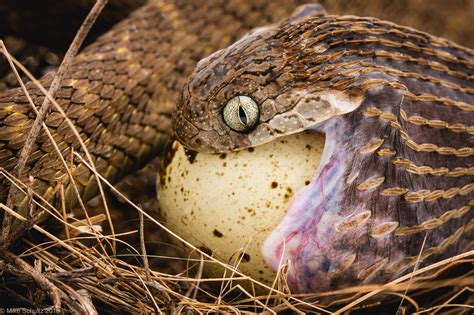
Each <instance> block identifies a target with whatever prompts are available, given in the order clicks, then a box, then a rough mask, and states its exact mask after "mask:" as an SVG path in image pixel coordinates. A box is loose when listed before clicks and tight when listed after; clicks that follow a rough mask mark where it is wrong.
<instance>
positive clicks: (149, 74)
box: [0, 0, 474, 292]
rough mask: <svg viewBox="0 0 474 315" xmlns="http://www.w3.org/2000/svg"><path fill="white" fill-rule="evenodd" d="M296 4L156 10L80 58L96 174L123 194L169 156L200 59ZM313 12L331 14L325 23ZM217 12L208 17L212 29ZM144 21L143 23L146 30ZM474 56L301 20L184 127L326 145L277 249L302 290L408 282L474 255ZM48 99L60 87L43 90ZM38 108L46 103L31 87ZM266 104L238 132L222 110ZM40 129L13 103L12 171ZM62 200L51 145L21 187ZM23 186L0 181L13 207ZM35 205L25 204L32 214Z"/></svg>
mask: <svg viewBox="0 0 474 315" xmlns="http://www.w3.org/2000/svg"><path fill="white" fill-rule="evenodd" d="M296 2H297V1H294V2H292V1H284V3H285V5H282V4H281V3H278V1H266V0H264V1H247V3H246V5H241V4H239V3H238V2H234V1H230V2H227V1H220V0H215V1H209V2H199V3H198V2H192V1H153V2H151V3H150V4H148V5H146V6H145V7H143V8H141V9H139V10H138V11H136V12H135V13H133V14H132V15H131V16H130V17H129V18H128V19H127V20H125V21H123V22H122V23H120V24H119V25H117V26H116V27H114V28H113V29H112V31H110V32H109V33H107V34H106V35H104V36H102V37H101V38H100V39H99V40H98V41H96V42H95V43H94V44H92V45H91V46H89V47H88V48H86V49H85V50H84V52H83V53H81V54H80V55H79V56H78V57H77V59H76V61H75V62H74V63H73V65H72V66H71V67H70V69H69V71H68V74H67V77H66V80H65V81H64V82H62V87H61V89H60V90H59V92H58V93H57V95H56V99H57V101H58V102H59V104H60V105H61V106H62V107H63V108H64V110H65V111H66V113H67V115H68V117H69V118H71V119H72V120H73V121H74V123H75V125H76V127H77V128H78V130H79V132H80V133H81V136H82V137H83V139H84V140H85V141H86V144H87V148H88V150H89V152H90V153H91V155H92V157H93V159H94V162H95V165H96V168H97V170H98V172H99V173H101V174H102V175H104V176H105V177H106V178H107V179H108V180H110V181H111V182H116V181H117V180H119V179H120V178H122V177H123V176H124V175H126V174H128V173H130V172H131V171H132V170H134V169H137V168H139V167H140V165H143V164H144V163H146V162H147V161H149V160H150V159H151V158H152V157H154V156H156V155H157V154H159V152H160V151H161V150H162V148H163V146H164V144H165V142H166V141H167V140H168V138H169V133H170V130H171V112H172V111H173V109H174V105H175V102H176V100H177V99H178V95H179V91H180V89H181V87H182V85H183V84H184V82H185V78H186V76H187V75H188V74H189V73H190V72H191V70H192V68H193V67H194V66H195V64H196V63H197V61H198V60H199V59H200V58H202V57H205V56H207V55H208V54H210V53H211V52H213V51H215V50H216V49H218V48H221V47H224V46H226V45H228V44H230V43H232V42H233V41H234V40H235V39H237V38H238V37H239V35H241V34H243V33H244V32H245V31H248V30H250V29H252V28H253V27H256V26H261V25H264V24H268V23H271V22H275V21H278V20H280V19H281V18H283V17H285V16H287V15H288V14H289V13H290V12H292V11H293V9H294V8H296ZM311 14H316V16H313V17H311V16H310V15H311ZM203 16H205V17H206V19H203V18H202V17H203ZM132 21H133V22H132ZM473 67H474V65H473V58H472V51H470V50H469V49H465V48H462V47H460V46H457V45H455V44H453V43H451V42H449V41H445V40H442V39H439V38H435V37H432V36H429V35H426V34H424V33H419V32H416V31H414V30H412V29H408V28H404V27H400V26H397V25H394V24H391V23H388V22H383V21H380V20H376V19H362V18H355V17H337V16H321V15H319V12H314V11H313V10H312V9H311V7H310V9H309V10H306V9H303V10H300V11H298V12H297V13H296V14H295V15H294V17H293V18H292V19H290V20H289V21H288V22H286V23H283V24H281V25H276V26H272V27H268V28H264V29H260V30H257V31H255V32H254V33H253V34H251V35H249V36H248V37H246V38H244V39H243V40H241V41H239V42H237V43H236V44H234V45H232V46H230V48H228V49H226V50H223V51H220V52H218V53H217V54H216V55H213V56H211V57H209V58H208V59H205V60H204V61H202V62H201V63H200V64H199V66H198V69H197V70H196V72H195V73H194V75H193V77H192V78H191V79H190V81H189V84H188V86H187V88H186V90H185V93H184V96H183V101H182V102H181V103H180V107H179V108H178V113H177V115H176V117H175V118H176V120H175V123H174V127H175V131H176V134H177V136H178V138H179V139H180V140H181V141H183V142H184V143H185V144H186V145H187V146H189V147H191V148H193V149H195V150H211V151H227V150H231V149H239V148H244V147H248V146H252V145H257V144H259V143H263V142H266V141H270V140H272V139H273V138H275V137H279V136H282V135H285V134H288V133H292V132H297V131H300V130H302V129H308V128H310V129H311V128H312V129H316V130H318V131H320V132H324V133H326V138H327V147H326V148H325V159H324V160H323V162H322V164H321V167H320V169H319V170H318V172H317V175H316V176H315V178H314V180H313V182H312V183H311V184H310V185H309V186H307V188H306V191H305V192H302V193H301V196H302V199H301V202H298V203H295V205H296V206H298V207H296V206H295V207H294V208H292V209H290V211H289V214H288V216H287V218H286V219H285V221H284V222H282V224H281V225H280V231H281V232H283V234H284V236H285V239H284V241H285V246H282V239H281V234H279V235H276V234H274V235H272V236H270V238H269V239H268V240H267V242H266V244H265V248H264V252H265V255H266V257H267V261H268V262H269V263H270V264H271V265H272V266H273V267H274V268H277V267H278V260H279V258H280V257H281V256H282V255H283V257H284V258H285V259H291V260H292V261H293V265H292V268H293V269H292V270H291V272H290V275H291V277H290V282H291V284H292V287H293V288H295V289H296V290H298V291H301V292H309V291H311V292H314V291H321V290H324V289H328V288H333V287H341V286H348V285H350V284H352V283H358V282H362V281H366V282H374V281H382V280H385V279H389V278H393V277H395V276H396V275H399V274H401V273H403V272H406V270H407V268H410V267H413V264H414V263H415V258H416V255H417V253H418V251H419V250H420V246H421V244H422V243H423V239H424V237H425V235H426V245H425V247H424V250H423V252H422V255H421V258H422V261H423V263H429V262H430V261H433V260H435V259H440V258H443V257H448V256H450V255H453V254H455V253H459V252H461V251H462V250H465V249H467V248H470V247H472V241H471V240H472V236H473V223H472V220H473V214H472V212H471V211H470V209H471V204H472V201H471V200H470V199H469V197H470V196H472V194H471V192H472V190H473V184H472V177H471V176H472V174H473V169H472V162H473V160H472V150H473V149H472V142H473V139H472V132H473V127H472V121H473V114H472V109H473V105H472V103H473V97H472V94H473V83H472V76H473ZM41 82H42V83H43V85H45V86H46V87H48V85H49V84H50V82H51V77H45V78H43V79H42V81H41ZM27 87H28V91H29V94H30V95H31V96H32V99H33V101H34V103H35V105H36V106H39V105H40V104H41V103H42V100H43V98H44V96H43V95H42V93H41V92H40V91H39V90H38V89H37V88H35V87H34V85H33V84H28V85H27ZM239 95H243V96H248V97H251V99H253V101H255V104H256V105H257V106H258V110H259V113H260V114H259V120H258V122H257V125H256V126H253V129H251V130H250V131H244V132H235V131H231V130H230V128H229V127H228V126H227V125H226V123H225V122H224V119H223V118H222V116H221V115H222V108H223V107H224V106H225V105H226V104H227V102H228V101H229V100H230V99H231V98H232V97H234V96H239ZM33 119H34V114H33V111H32V110H31V108H30V105H29V104H28V100H27V98H26V96H25V95H24V94H23V92H22V91H21V90H19V89H16V90H10V91H8V92H6V93H4V94H2V95H0V120H1V122H0V165H1V166H2V168H3V169H4V170H6V171H11V170H12V169H13V168H14V166H15V165H16V162H17V157H18V154H19V151H20V150H21V148H22V145H23V143H24V141H25V137H26V134H27V130H28V129H29V127H30V126H31V124H32V121H33ZM46 124H47V125H48V127H49V128H50V130H51V132H52V134H53V137H54V139H55V140H56V142H57V143H58V146H59V148H60V150H61V154H62V156H63V157H64V158H65V159H66V161H69V163H71V165H70V168H71V170H72V174H73V177H74V179H75V181H76V184H77V185H78V188H79V192H80V195H81V196H80V197H81V198H84V199H89V198H91V197H93V196H95V195H96V193H97V186H96V182H95V180H94V179H93V176H92V174H91V172H90V171H89V169H88V168H87V167H86V166H85V165H84V164H82V162H81V161H80V159H78V158H77V157H75V156H74V155H73V154H72V152H73V151H78V152H81V149H80V146H79V143H78V140H77V139H76V138H75V136H74V135H73V133H72V131H71V130H70V129H69V127H68V126H67V124H66V122H65V120H64V118H63V117H62V116H61V115H60V114H59V113H57V112H55V111H52V112H51V113H50V114H49V115H48V117H47V119H46ZM28 176H31V177H33V178H34V181H33V183H32V189H34V190H35V191H36V192H38V193H39V194H41V195H43V196H44V197H45V198H46V199H48V200H52V199H54V197H55V196H57V194H58V191H59V187H60V186H64V187H65V191H66V200H67V201H69V202H70V203H71V204H73V203H74V202H75V200H76V199H77V196H75V195H74V193H73V190H72V189H71V185H70V179H69V178H68V176H67V175H66V173H65V171H64V169H63V167H62V164H61V162H60V160H59V157H58V155H57V153H56V151H55V150H54V147H53V145H52V143H51V142H50V141H49V140H48V138H47V137H46V135H45V134H44V133H42V134H40V136H39V137H38V139H37V141H36V147H35V148H34V150H33V153H32V154H31V156H30V158H29V161H28V164H27V169H26V171H25V172H24V174H22V179H25V178H27V177H28ZM9 186H10V182H9V181H8V180H6V179H5V178H3V177H2V179H0V198H1V199H2V201H4V200H5V199H6V195H7V192H8V187H9ZM26 203H27V198H26V197H24V196H22V195H18V200H16V201H15V204H16V206H17V208H19V209H22V208H24V207H25V206H26Z"/></svg>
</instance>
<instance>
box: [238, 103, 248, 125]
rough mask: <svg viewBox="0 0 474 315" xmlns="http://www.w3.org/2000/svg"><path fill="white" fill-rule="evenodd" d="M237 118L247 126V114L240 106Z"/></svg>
mask: <svg viewBox="0 0 474 315" xmlns="http://www.w3.org/2000/svg"><path fill="white" fill-rule="evenodd" d="M239 118H240V121H241V122H242V123H243V124H244V125H247V122H248V118H247V113H246V112H245V110H244V109H243V108H242V106H239Z"/></svg>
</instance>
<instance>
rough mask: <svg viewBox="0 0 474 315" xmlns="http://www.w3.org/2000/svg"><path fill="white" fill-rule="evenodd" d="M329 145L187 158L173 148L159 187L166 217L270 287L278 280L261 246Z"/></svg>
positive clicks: (210, 270) (294, 141) (301, 141)
mask: <svg viewBox="0 0 474 315" xmlns="http://www.w3.org/2000/svg"><path fill="white" fill-rule="evenodd" d="M323 147H324V136H323V135H321V134H319V133H316V132H301V133H297V134H293V135H289V136H286V137H282V138H278V139H276V140H274V141H272V142H269V143H267V144H264V145H261V146H257V147H255V148H249V149H246V150H241V151H236V152H232V153H223V154H207V153H194V154H192V155H189V154H188V155H187V154H186V151H185V150H184V148H183V147H182V146H181V145H180V144H179V143H178V142H175V143H173V145H172V148H171V153H172V154H171V155H170V159H169V160H168V161H167V163H166V166H165V167H164V170H163V171H162V173H161V175H160V180H159V181H158V185H157V187H158V202H159V206H160V214H161V217H162V219H163V220H164V221H165V224H166V226H167V227H168V228H169V229H171V230H172V231H173V232H175V233H176V234H178V235H179V236H181V237H182V238H184V239H185V240H187V241H188V242H190V243H192V244H193V245H194V246H196V247H198V248H200V249H201V250H203V251H205V252H206V253H209V254H211V253H212V255H213V257H215V258H216V259H219V260H221V261H222V262H225V263H229V264H231V265H234V266H236V265H237V264H238V268H239V270H240V271H242V272H243V273H244V274H246V275H248V276H251V277H252V278H253V279H255V280H257V281H260V282H262V283H265V284H267V285H269V284H271V283H272V282H273V280H274V278H275V276H276V274H275V272H274V271H273V270H272V269H271V268H270V267H269V266H268V265H267V263H266V262H265V260H264V259H263V256H262V253H261V246H262V243H263V241H264V240H265V238H266V237H267V236H268V234H269V233H270V232H271V231H272V230H273V229H275V227H276V226H277V225H278V224H279V223H280V221H281V220H282V219H283V218H284V216H285V215H286V212H287V209H288V206H289V203H290V202H291V198H292V196H293V194H295V192H296V191H298V190H299V189H300V188H302V187H304V186H305V185H308V184H309V183H310V181H311V179H312V177H313V175H314V174H315V172H316V169H317V168H318V165H319V161H320V158H321V155H322V152H323ZM204 272H205V274H207V275H208V276H222V272H223V270H222V269H221V268H219V267H218V266H217V264H205V269H204ZM227 275H228V274H227Z"/></svg>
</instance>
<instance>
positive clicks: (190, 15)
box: [0, 0, 298, 208]
mask: <svg viewBox="0 0 474 315" xmlns="http://www.w3.org/2000/svg"><path fill="white" fill-rule="evenodd" d="M297 5H298V1H245V2H239V1H224V0H213V1H206V2H201V1H199V2H194V1H151V2H150V3H149V4H147V5H145V6H144V7H142V8H140V9H138V10H137V11H135V12H134V13H132V14H131V15H130V16H129V17H128V18H127V19H125V20H123V21H122V22H120V23H119V24H117V25H116V26H115V27H113V28H112V29H111V30H110V31H109V32H108V33H106V34H105V35H103V36H101V37H100V38H99V39H98V40H96V41H95V42H94V43H93V44H92V45H90V46H88V47H87V48H86V49H84V51H83V52H82V53H81V54H79V55H78V56H77V57H76V58H75V60H74V62H73V64H72V65H71V67H70V68H69V69H68V72H67V75H66V78H65V80H63V82H62V83H61V88H60V89H59V91H58V93H57V95H56V99H57V101H58V103H59V105H60V106H61V107H62V108H63V109H64V111H65V112H66V113H67V115H68V117H69V118H70V119H71V120H72V121H73V122H74V124H75V126H76V127H77V129H78V131H79V132H80V134H81V136H82V137H83V139H84V140H85V141H86V145H87V148H88V150H89V152H90V154H91V155H92V158H93V160H94V163H95V166H96V167H97V170H98V171H99V173H100V174H102V175H104V176H105V178H107V179H108V180H109V181H110V182H117V181H118V180H119V179H121V178H123V177H124V176H125V175H127V174H129V173H130V172H132V171H133V170H136V169H139V168H140V167H141V166H143V165H144V164H145V163H147V162H148V161H150V160H151V159H152V158H153V157H155V156H157V155H158V154H159V152H160V151H161V150H162V148H163V146H164V144H165V143H166V141H167V140H168V138H169V134H170V127H171V112H172V110H173V109H174V106H175V102H176V100H177V99H178V96H179V93H180V89H181V87H182V85H183V84H184V82H185V79H186V76H187V75H188V74H189V73H190V72H191V71H192V69H193V67H194V66H195V64H196V63H197V62H198V61H199V59H200V58H202V57H205V56H206V55H208V54H210V53H211V52H213V51H215V50H217V49H218V48H222V47H225V46H226V45H228V44H230V43H231V42H232V41H234V40H236V39H237V38H239V37H240V36H241V35H242V34H243V33H245V32H246V31H248V30H250V29H252V28H254V27H256V26H259V25H263V24H266V23H271V22H274V21H277V20H279V19H282V18H283V17H285V16H287V15H288V14H290V13H291V12H292V11H293V10H294V9H295V8H296V7H297ZM203 16H205V17H206V19H203V18H202V17H203ZM51 81H52V75H49V76H46V77H44V78H43V79H41V83H42V84H43V85H44V86H45V87H46V88H48V87H49V85H50V83H51ZM27 89H28V92H29V94H30V95H31V97H32V99H33V101H34V103H35V105H36V106H40V105H41V103H42V101H43V99H44V95H43V93H42V92H41V91H40V90H39V89H38V88H37V87H36V86H35V85H34V84H32V83H29V84H27ZM34 118H35V115H34V112H33V110H32V108H31V107H30V105H29V103H28V99H27V98H26V96H25V95H24V93H23V92H22V90H21V89H12V90H8V91H6V92H4V93H2V94H0V165H1V166H2V168H3V169H4V170H5V171H6V172H11V171H12V170H13V168H14V167H15V165H16V163H17V160H18V156H19V152H20V150H21V148H22V146H23V143H24V141H25V138H26V136H27V134H28V131H29V129H30V127H31V125H32V122H33V120H34ZM46 124H47V125H48V127H49V129H50V130H51V133H52V135H53V137H54V139H55V140H56V142H57V144H58V146H59V148H60V150H61V154H62V156H63V157H64V159H65V160H66V161H68V163H70V164H71V165H70V169H71V170H72V175H73V178H74V179H75V182H76V185H77V187H78V189H79V192H80V197H81V198H83V199H84V200H87V199H90V198H91V197H93V196H95V195H96V194H97V183H96V180H95V179H93V176H92V173H91V171H90V170H89V168H88V167H87V166H85V165H84V164H83V163H82V162H81V160H80V159H78V158H77V157H75V156H73V155H72V152H73V151H75V152H79V153H80V152H81V147H80V145H79V142H78V140H77V139H76V138H75V136H74V135H73V132H72V130H71V129H70V128H69V127H68V126H67V123H66V121H65V119H64V117H62V116H61V115H60V114H59V113H58V112H57V111H54V110H53V111H52V112H51V113H50V114H49V115H48V118H47V119H46ZM30 176H31V177H33V178H34V181H33V183H32V185H31V188H32V189H33V190H34V191H35V192H37V193H39V194H40V195H41V196H43V197H44V198H46V199H47V200H57V198H54V197H57V196H59V194H58V192H59V189H60V186H63V187H64V188H65V195H66V202H67V203H66V204H68V205H73V204H74V203H75V201H76V200H77V196H76V195H75V194H74V193H73V189H72V188H71V184H70V178H69V177H68V175H67V173H66V172H65V170H64V167H63V164H62V163H61V160H60V158H59V155H58V154H57V152H56V151H55V149H54V147H53V145H52V143H51V142H50V140H49V139H48V138H47V136H46V134H45V132H42V133H41V134H40V136H39V137H38V139H37V141H36V146H35V148H34V150H33V152H32V153H31V156H30V158H29V161H28V164H27V166H26V169H25V172H24V173H23V174H22V176H21V178H22V179H28V178H29V177H30ZM9 186H10V181H9V180H7V179H6V177H5V176H2V178H1V179H0V200H2V201H5V199H6V196H7V193H8V187H9ZM27 201H28V198H26V197H25V196H24V195H21V194H18V199H17V200H16V201H15V204H16V205H17V206H18V207H20V208H21V207H24V206H25V205H26V203H27Z"/></svg>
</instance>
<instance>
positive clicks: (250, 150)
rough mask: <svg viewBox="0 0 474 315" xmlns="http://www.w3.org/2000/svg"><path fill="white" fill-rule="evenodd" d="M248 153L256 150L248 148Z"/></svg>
mask: <svg viewBox="0 0 474 315" xmlns="http://www.w3.org/2000/svg"><path fill="white" fill-rule="evenodd" d="M247 151H249V152H253V151H255V149H254V148H248V149H247Z"/></svg>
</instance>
